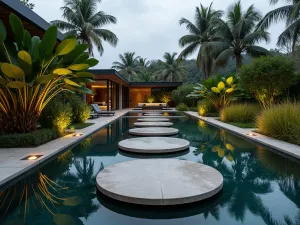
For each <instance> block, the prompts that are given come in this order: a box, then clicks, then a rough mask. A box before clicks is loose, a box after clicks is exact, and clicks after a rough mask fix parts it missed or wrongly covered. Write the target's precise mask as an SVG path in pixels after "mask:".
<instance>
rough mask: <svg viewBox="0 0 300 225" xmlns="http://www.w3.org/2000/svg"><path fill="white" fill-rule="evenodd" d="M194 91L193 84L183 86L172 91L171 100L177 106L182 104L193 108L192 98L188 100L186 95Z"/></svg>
mask: <svg viewBox="0 0 300 225" xmlns="http://www.w3.org/2000/svg"><path fill="white" fill-rule="evenodd" d="M193 90H194V85H193V84H184V85H182V86H180V87H178V88H177V89H176V90H173V91H172V99H173V100H174V101H175V103H176V104H177V105H179V104H180V103H184V104H186V105H187V106H189V107H191V106H193V102H194V100H193V99H192V98H188V97H187V95H188V94H190V93H191V92H192V91H193Z"/></svg>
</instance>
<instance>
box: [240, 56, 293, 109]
mask: <svg viewBox="0 0 300 225" xmlns="http://www.w3.org/2000/svg"><path fill="white" fill-rule="evenodd" d="M295 71H296V67H295V63H294V62H293V61H292V60H290V59H288V58H287V57H284V56H267V57H261V58H258V59H253V61H252V62H251V63H250V64H248V65H244V66H243V67H242V68H241V70H240V72H239V77H240V83H241V86H242V87H243V88H244V89H245V90H246V91H248V92H250V93H251V94H252V95H253V96H254V97H255V98H256V99H257V101H258V102H259V103H260V104H261V105H262V106H263V107H264V108H267V107H270V106H271V105H272V104H273V103H274V100H275V98H276V97H277V96H279V95H280V94H282V93H283V91H284V90H286V89H287V88H289V87H290V86H291V85H292V84H293V83H295V81H296V79H297V75H296V73H295Z"/></svg>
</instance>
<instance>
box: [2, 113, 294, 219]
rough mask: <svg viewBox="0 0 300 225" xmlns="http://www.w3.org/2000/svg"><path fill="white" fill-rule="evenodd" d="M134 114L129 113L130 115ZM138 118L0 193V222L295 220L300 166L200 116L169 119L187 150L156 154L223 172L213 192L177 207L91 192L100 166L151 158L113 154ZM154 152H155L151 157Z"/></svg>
mask: <svg viewBox="0 0 300 225" xmlns="http://www.w3.org/2000/svg"><path fill="white" fill-rule="evenodd" d="M131 115H134V114H131ZM136 120H137V118H123V119H120V120H118V121H117V122H115V123H113V124H111V125H110V126H107V127H106V128H104V129H102V130H100V131H99V132H97V133H95V134H94V135H93V136H92V137H90V138H88V139H85V140H84V141H83V142H81V143H80V144H79V145H78V146H76V147H74V148H73V149H70V150H68V151H66V152H65V153H63V154H62V155H60V156H59V157H58V158H57V159H55V160H53V161H52V162H51V163H49V164H48V165H46V166H45V167H43V168H41V169H40V170H39V171H37V172H36V173H35V174H33V175H31V176H29V177H26V178H24V179H23V180H22V181H20V182H19V183H18V184H16V185H14V186H12V187H10V188H7V189H5V190H2V191H0V215H1V217H2V220H1V222H0V224H6V225H8V224H10V225H12V224H18V225H19V224H20V225H22V224H30V225H31V224H32V225H44V224H49V225H52V224H57V225H71V224H72V225H73V224H75V225H76V224H78V225H80V224H85V225H87V224H89V225H96V224H124V225H127V224H128V225H135V224H143V225H147V224H159V225H161V224H166V225H176V224H191V225H194V224H195V225H196V224H197V225H198V224H207V225H212V224H222V225H228V224H249V225H250V224H251V225H252V224H257V225H259V224H274V225H275V224H284V225H288V224H292V225H296V224H297V225H298V224H299V221H300V220H299V219H300V210H299V207H300V165H299V163H298V162H296V161H293V160H290V159H288V158H286V157H283V156H281V155H278V154H276V153H274V152H272V151H269V150H268V149H266V148H263V147H261V146H257V145H255V144H253V143H251V142H248V141H245V140H243V139H241V138H239V137H237V136H234V135H232V134H230V133H228V132H225V131H223V130H220V129H217V128H214V127H212V126H210V125H208V124H206V123H205V122H203V121H198V120H194V119H191V118H188V117H186V118H176V119H173V120H172V122H173V123H174V127H175V128H178V129H179V130H180V134H178V135H177V137H179V138H184V139H187V140H189V141H190V142H191V148H190V149H189V151H184V152H180V153H177V154H173V155H163V156H162V157H166V158H169V157H173V158H179V159H182V160H190V161H194V162H199V163H204V164H206V165H209V166H212V167H214V168H216V169H217V170H218V171H220V172H221V173H222V175H223V176H224V188H223V190H222V192H221V193H220V194H218V195H217V196H215V197H213V198H211V199H209V200H206V201H204V202H199V203H195V204H190V205H185V206H177V207H158V208H156V207H141V206H134V205H129V204H124V203H120V202H116V201H113V200H111V199H108V198H106V197H104V196H102V195H101V194H100V193H98V192H97V190H96V185H95V177H96V175H97V173H98V172H99V171H101V170H102V169H103V168H104V167H107V166H110V165H112V164H115V163H119V162H124V161H129V160H136V159H139V158H145V157H149V156H144V155H137V154H134V155H132V154H129V153H125V152H119V151H118V148H117V144H118V142H119V141H120V140H122V139H125V138H132V137H130V136H129V135H128V129H129V128H131V127H133V123H134V122H135V121H136ZM150 157H151V158H152V157H155V156H150Z"/></svg>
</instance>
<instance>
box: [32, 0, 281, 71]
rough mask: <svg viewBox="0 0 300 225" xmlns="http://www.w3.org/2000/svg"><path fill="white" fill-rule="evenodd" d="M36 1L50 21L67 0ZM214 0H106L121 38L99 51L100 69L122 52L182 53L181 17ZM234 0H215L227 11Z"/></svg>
mask: <svg viewBox="0 0 300 225" xmlns="http://www.w3.org/2000/svg"><path fill="white" fill-rule="evenodd" d="M31 2H33V3H35V8H34V11H35V12H36V13H37V14H39V15H40V16H41V17H43V18H44V19H45V20H46V21H51V20H55V19H60V18H61V15H62V12H61V11H60V7H61V6H63V2H64V1H63V0H31ZM210 2H211V1H210V0H201V1H199V0H103V1H102V3H101V4H99V10H101V11H104V12H106V13H107V14H111V15H113V16H115V17H117V19H118V23H117V24H116V25H109V26H107V27H106V28H108V29H110V30H111V31H113V32H114V33H115V34H116V35H117V36H118V38H119V43H118V46H117V47H116V48H114V47H112V46H110V45H108V44H105V45H104V54H103V56H102V57H100V55H99V54H98V52H95V57H96V58H98V59H99V60H100V63H99V64H98V66H97V67H98V68H100V69H108V68H111V65H112V62H114V61H116V60H118V54H120V53H124V52H126V51H134V52H136V54H137V55H139V56H142V57H144V58H147V59H148V60H153V59H160V58H162V55H163V54H164V53H165V52H180V50H181V48H180V47H179V45H178V39H179V38H180V37H181V36H183V35H185V34H186V33H187V31H186V30H185V28H184V26H179V23H178V21H179V19H180V18H181V17H185V18H187V19H189V20H191V21H193V19H194V12H195V7H196V6H198V5H200V3H202V4H203V5H205V6H208V5H209V4H210ZM233 2H234V0H214V4H213V6H214V8H215V9H221V10H226V9H227V8H228V6H229V5H230V4H232V3H233ZM242 4H243V6H244V8H246V7H248V6H249V5H251V4H255V6H256V7H257V8H258V9H259V10H260V11H261V12H262V13H263V14H265V13H267V12H268V11H270V10H271V9H273V8H275V6H270V4H269V0H242ZM283 29H284V24H277V25H274V26H272V27H271V28H270V30H269V32H270V33H271V42H270V43H269V44H267V45H266V44H265V43H261V45H263V46H265V47H267V48H274V47H276V42H277V37H278V35H279V34H280V32H281V31H282V30H283Z"/></svg>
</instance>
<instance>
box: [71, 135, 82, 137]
mask: <svg viewBox="0 0 300 225" xmlns="http://www.w3.org/2000/svg"><path fill="white" fill-rule="evenodd" d="M82 135H83V134H74V135H73V137H80V136H82Z"/></svg>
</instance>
